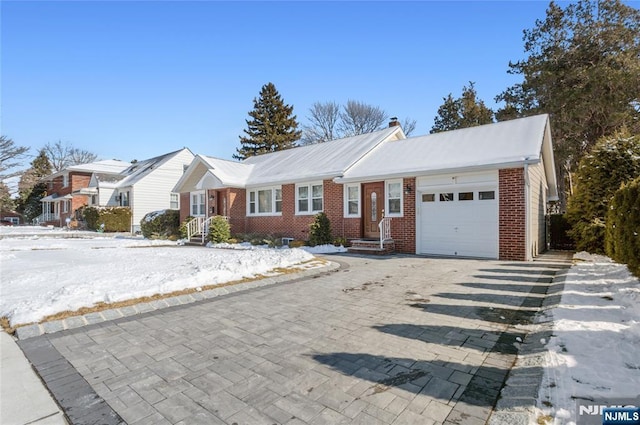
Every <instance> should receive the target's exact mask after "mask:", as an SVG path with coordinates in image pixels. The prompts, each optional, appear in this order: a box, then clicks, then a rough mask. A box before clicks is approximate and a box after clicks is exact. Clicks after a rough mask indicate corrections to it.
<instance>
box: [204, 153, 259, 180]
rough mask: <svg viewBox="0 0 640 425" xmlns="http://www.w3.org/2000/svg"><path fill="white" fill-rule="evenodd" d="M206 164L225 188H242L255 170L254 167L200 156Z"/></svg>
mask: <svg viewBox="0 0 640 425" xmlns="http://www.w3.org/2000/svg"><path fill="white" fill-rule="evenodd" d="M200 157H201V158H202V160H203V161H204V163H205V164H206V165H207V167H209V171H210V172H212V173H213V174H214V175H215V176H216V177H217V178H218V179H219V180H220V181H221V182H222V184H223V185H224V186H229V187H242V186H244V185H245V184H246V182H247V180H248V179H249V175H250V174H251V170H253V167H254V166H253V165H251V164H245V163H242V162H237V161H229V160H226V159H220V158H214V157H211V156H204V155H200Z"/></svg>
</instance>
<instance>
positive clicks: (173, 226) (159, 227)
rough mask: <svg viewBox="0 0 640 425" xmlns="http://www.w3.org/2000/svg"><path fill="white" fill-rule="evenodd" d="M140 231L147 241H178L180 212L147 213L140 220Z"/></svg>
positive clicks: (161, 211)
mask: <svg viewBox="0 0 640 425" xmlns="http://www.w3.org/2000/svg"><path fill="white" fill-rule="evenodd" d="M140 230H142V236H144V237H145V238H147V239H172V240H174V239H178V238H179V237H180V211H177V210H160V211H152V212H150V213H147V214H145V216H144V217H142V220H140Z"/></svg>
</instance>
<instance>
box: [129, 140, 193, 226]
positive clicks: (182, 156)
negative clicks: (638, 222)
mask: <svg viewBox="0 0 640 425" xmlns="http://www.w3.org/2000/svg"><path fill="white" fill-rule="evenodd" d="M192 160H193V154H192V153H191V152H190V151H189V150H187V149H183V150H181V151H179V152H178V153H176V154H175V155H174V156H172V157H171V158H169V159H167V160H166V161H165V162H163V163H162V164H160V165H158V167H157V168H156V169H154V170H152V171H151V172H150V173H149V174H147V175H146V176H144V177H143V178H142V179H140V180H139V181H137V182H136V183H135V184H134V185H133V188H132V191H131V198H130V203H131V208H132V209H133V211H132V213H133V220H132V221H133V223H132V227H133V229H132V231H134V232H135V231H139V230H140V220H142V218H143V217H144V216H145V214H147V213H149V212H151V211H159V210H164V209H169V207H170V202H171V196H170V194H171V191H172V190H173V187H174V186H175V185H176V183H177V182H178V180H179V179H180V177H182V174H183V172H184V165H185V164H190V163H191V161H192Z"/></svg>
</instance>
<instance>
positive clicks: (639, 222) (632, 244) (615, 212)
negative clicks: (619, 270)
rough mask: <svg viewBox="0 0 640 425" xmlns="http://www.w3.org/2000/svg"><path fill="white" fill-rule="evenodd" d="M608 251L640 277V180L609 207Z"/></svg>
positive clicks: (617, 196)
mask: <svg viewBox="0 0 640 425" xmlns="http://www.w3.org/2000/svg"><path fill="white" fill-rule="evenodd" d="M605 249H606V253H607V255H608V256H609V257H611V258H612V259H613V260H615V261H616V262H618V263H626V264H627V266H628V267H629V270H631V273H633V274H635V275H636V276H639V277H640V178H637V179H635V180H633V181H632V182H630V183H627V184H626V185H623V186H622V187H621V188H620V189H618V191H617V192H616V193H615V195H614V196H613V199H612V200H611V202H610V203H609V211H608V212H607V227H606V232H605Z"/></svg>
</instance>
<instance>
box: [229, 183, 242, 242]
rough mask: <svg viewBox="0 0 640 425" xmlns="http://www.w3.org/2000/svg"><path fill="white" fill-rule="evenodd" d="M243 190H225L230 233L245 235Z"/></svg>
mask: <svg viewBox="0 0 640 425" xmlns="http://www.w3.org/2000/svg"><path fill="white" fill-rule="evenodd" d="M245 193H246V192H245V190H244V189H227V214H229V224H230V225H231V233H232V234H234V233H246V218H245V216H246V210H247V205H246V195H245Z"/></svg>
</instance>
